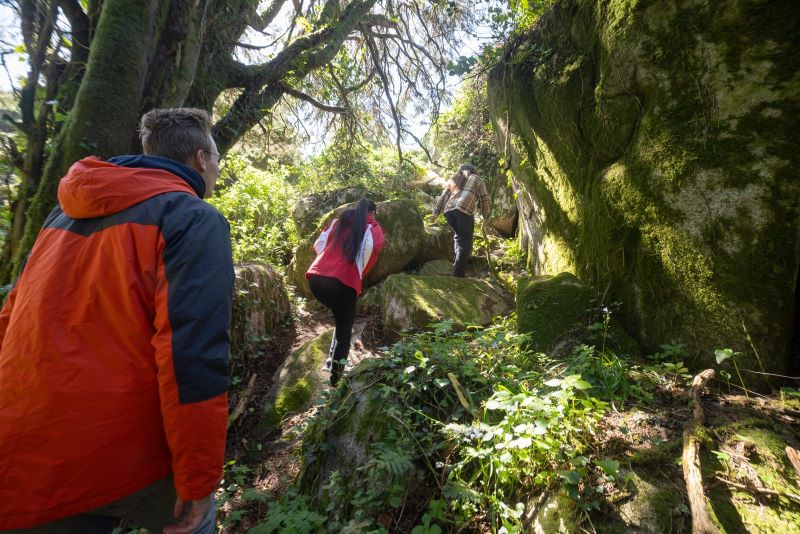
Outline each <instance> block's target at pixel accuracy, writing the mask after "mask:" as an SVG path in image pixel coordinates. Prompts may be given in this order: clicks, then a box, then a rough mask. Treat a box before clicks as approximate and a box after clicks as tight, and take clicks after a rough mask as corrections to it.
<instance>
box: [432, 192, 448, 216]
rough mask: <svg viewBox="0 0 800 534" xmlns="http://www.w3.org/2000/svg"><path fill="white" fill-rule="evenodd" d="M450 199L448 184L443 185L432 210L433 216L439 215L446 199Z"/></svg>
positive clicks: (445, 203)
mask: <svg viewBox="0 0 800 534" xmlns="http://www.w3.org/2000/svg"><path fill="white" fill-rule="evenodd" d="M448 200H450V187H449V185H445V186H444V191H442V194H441V195H439V200H437V201H436V208H435V209H434V210H433V217H434V218H436V216H437V215H439V214H440V213H441V212H442V210H443V209H444V207H445V206H446V205H447V201H448Z"/></svg>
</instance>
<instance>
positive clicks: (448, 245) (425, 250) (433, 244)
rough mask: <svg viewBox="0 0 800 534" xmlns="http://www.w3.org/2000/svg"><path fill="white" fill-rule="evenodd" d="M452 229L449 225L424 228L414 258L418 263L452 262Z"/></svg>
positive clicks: (453, 252)
mask: <svg viewBox="0 0 800 534" xmlns="http://www.w3.org/2000/svg"><path fill="white" fill-rule="evenodd" d="M454 235H455V234H454V233H453V229H452V228H450V225H445V226H426V227H425V235H424V237H423V242H422V245H421V246H420V247H419V250H418V251H417V255H416V256H414V260H415V261H417V262H418V263H427V262H429V261H434V260H447V261H449V262H451V263H452V262H453V259H454V258H455V249H454V247H453V237H454Z"/></svg>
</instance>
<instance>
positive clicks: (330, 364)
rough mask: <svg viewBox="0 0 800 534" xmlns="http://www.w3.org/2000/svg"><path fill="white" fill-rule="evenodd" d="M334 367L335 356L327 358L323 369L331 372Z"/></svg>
mask: <svg viewBox="0 0 800 534" xmlns="http://www.w3.org/2000/svg"><path fill="white" fill-rule="evenodd" d="M332 368H333V358H328V359H327V360H325V363H324V364H322V369H323V370H324V371H327V372H329V373H330V372H331V369H332Z"/></svg>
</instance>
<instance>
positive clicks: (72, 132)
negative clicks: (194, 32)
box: [13, 0, 167, 272]
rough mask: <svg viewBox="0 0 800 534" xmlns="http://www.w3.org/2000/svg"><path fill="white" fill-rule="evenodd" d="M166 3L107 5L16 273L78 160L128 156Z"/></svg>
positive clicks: (113, 0) (34, 206)
mask: <svg viewBox="0 0 800 534" xmlns="http://www.w3.org/2000/svg"><path fill="white" fill-rule="evenodd" d="M166 4H167V1H166V0H136V1H133V0H106V1H105V2H104V4H103V10H102V13H101V15H100V19H99V21H98V25H97V32H96V34H95V36H94V39H93V42H92V47H91V51H90V54H89V58H88V65H87V68H86V75H85V76H84V78H83V81H82V83H81V85H80V88H79V89H78V93H77V96H76V98H75V106H74V108H73V109H72V111H71V113H70V114H69V116H68V117H67V119H66V122H65V124H64V126H63V127H62V129H61V131H60V133H59V134H58V136H57V137H56V139H55V142H54V144H53V147H52V149H51V152H50V156H49V158H48V159H47V163H46V165H45V167H44V171H43V173H42V176H41V179H40V181H39V184H38V188H37V191H36V195H35V196H34V197H33V199H32V201H31V205H30V208H29V209H28V212H27V220H26V222H25V233H24V235H23V236H22V240H21V242H20V244H19V246H18V247H17V250H16V251H15V253H14V254H13V271H14V272H17V271H18V270H19V268H20V266H21V264H22V262H23V261H24V259H25V257H26V255H27V252H28V250H30V248H31V246H33V242H34V240H35V239H36V235H37V234H38V233H39V229H40V228H41V226H42V223H43V222H44V220H45V218H46V217H47V214H48V213H49V212H50V210H51V209H52V208H53V205H54V204H55V202H56V191H57V188H58V181H59V180H60V179H61V176H63V175H64V173H65V172H66V171H67V169H68V168H69V166H70V165H71V164H72V163H73V162H74V161H76V160H78V159H80V158H82V157H85V156H87V155H90V154H93V155H97V156H100V157H109V156H113V155H115V154H120V153H125V152H127V151H128V148H129V145H130V139H131V136H130V133H131V132H132V131H135V129H136V122H137V119H138V113H139V105H138V104H139V102H140V100H141V96H142V92H143V85H144V84H143V80H144V79H145V76H144V75H145V73H146V71H147V65H148V60H149V56H150V45H149V43H150V42H151V41H152V40H153V37H154V33H155V30H156V27H157V25H158V22H159V20H158V19H159V18H161V17H163V14H164V7H165V5H166Z"/></svg>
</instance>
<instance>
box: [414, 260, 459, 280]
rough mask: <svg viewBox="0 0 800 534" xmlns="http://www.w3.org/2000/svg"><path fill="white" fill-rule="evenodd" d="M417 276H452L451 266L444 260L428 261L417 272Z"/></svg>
mask: <svg viewBox="0 0 800 534" xmlns="http://www.w3.org/2000/svg"><path fill="white" fill-rule="evenodd" d="M417 274H418V275H419V276H452V275H453V264H452V263H450V262H449V261H445V260H436V261H429V262H428V263H426V264H425V265H423V266H422V267H420V268H419V269H418V270H417Z"/></svg>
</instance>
